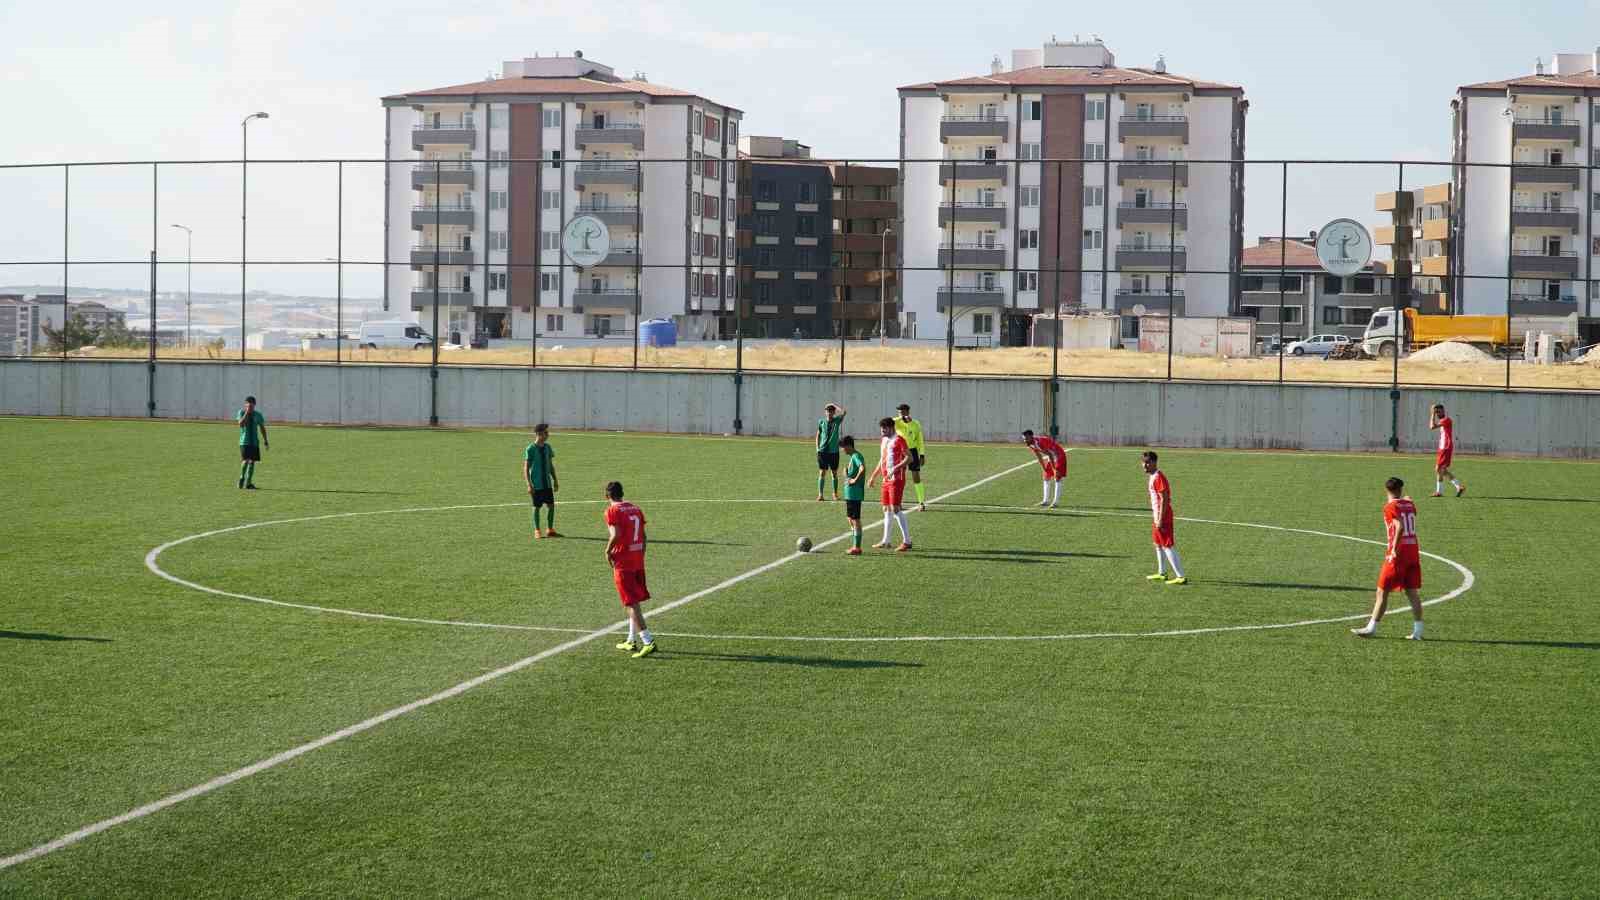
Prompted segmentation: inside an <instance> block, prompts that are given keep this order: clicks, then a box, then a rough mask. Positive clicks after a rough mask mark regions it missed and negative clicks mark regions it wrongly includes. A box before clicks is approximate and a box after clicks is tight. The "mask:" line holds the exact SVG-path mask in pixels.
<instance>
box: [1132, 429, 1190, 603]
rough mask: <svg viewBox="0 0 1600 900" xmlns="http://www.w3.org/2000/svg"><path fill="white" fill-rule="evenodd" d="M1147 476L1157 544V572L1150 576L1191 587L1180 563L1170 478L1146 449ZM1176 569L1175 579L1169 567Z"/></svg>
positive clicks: (1153, 455)
mask: <svg viewBox="0 0 1600 900" xmlns="http://www.w3.org/2000/svg"><path fill="white" fill-rule="evenodd" d="M1142 459H1143V461H1144V473H1145V474H1146V475H1148V476H1150V484H1149V488H1150V512H1151V515H1152V517H1153V522H1152V524H1151V526H1150V539H1151V540H1152V541H1154V542H1155V545H1156V573H1155V574H1154V575H1149V576H1146V577H1147V578H1149V579H1150V580H1151V581H1165V582H1166V583H1167V584H1188V583H1189V579H1187V578H1185V577H1184V575H1183V563H1182V562H1180V561H1179V560H1178V547H1177V543H1176V541H1175V540H1174V539H1173V535H1172V525H1173V522H1174V521H1175V517H1174V515H1173V512H1172V485H1171V483H1169V482H1168V481H1167V476H1166V475H1164V474H1163V473H1162V472H1161V469H1160V468H1158V467H1157V466H1156V455H1155V453H1154V452H1152V451H1149V450H1146V451H1145V452H1144V454H1143V456H1142ZM1168 565H1171V566H1172V577H1171V578H1168V577H1167V571H1166V569H1167V566H1168Z"/></svg>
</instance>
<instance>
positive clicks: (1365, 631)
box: [1350, 627, 1373, 638]
mask: <svg viewBox="0 0 1600 900" xmlns="http://www.w3.org/2000/svg"><path fill="white" fill-rule="evenodd" d="M1350 633H1351V634H1353V635H1355V636H1356V637H1358V638H1369V637H1372V635H1373V629H1370V628H1366V627H1361V628H1352V629H1350Z"/></svg>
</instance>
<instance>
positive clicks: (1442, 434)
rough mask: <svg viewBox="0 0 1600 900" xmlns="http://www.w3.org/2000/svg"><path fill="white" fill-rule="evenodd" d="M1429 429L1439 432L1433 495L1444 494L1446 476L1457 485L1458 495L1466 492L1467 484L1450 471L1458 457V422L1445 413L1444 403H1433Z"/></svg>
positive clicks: (1434, 464)
mask: <svg viewBox="0 0 1600 900" xmlns="http://www.w3.org/2000/svg"><path fill="white" fill-rule="evenodd" d="M1428 430H1429V431H1437V432H1439V455H1438V456H1436V457H1434V460H1433V496H1435V497H1443V496H1444V480H1445V479H1446V478H1448V479H1450V483H1451V484H1452V485H1454V486H1455V489H1456V496H1457V497H1459V496H1461V495H1462V494H1465V493H1466V492H1467V486H1466V485H1464V484H1462V483H1461V482H1460V481H1457V480H1456V473H1454V472H1452V471H1450V463H1452V462H1454V461H1455V457H1456V423H1455V420H1454V419H1452V418H1450V417H1449V416H1447V415H1445V414H1444V404H1443V403H1435V404H1434V405H1433V414H1432V415H1430V416H1429V417H1428Z"/></svg>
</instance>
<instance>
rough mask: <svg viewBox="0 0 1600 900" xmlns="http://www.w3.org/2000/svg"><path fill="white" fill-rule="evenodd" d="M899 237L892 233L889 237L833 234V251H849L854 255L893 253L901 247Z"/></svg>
mask: <svg viewBox="0 0 1600 900" xmlns="http://www.w3.org/2000/svg"><path fill="white" fill-rule="evenodd" d="M899 237H900V236H899V235H897V234H895V233H893V232H890V233H889V235H888V236H887V237H885V236H884V235H881V234H861V233H855V234H840V233H839V232H837V231H836V232H834V233H833V249H834V250H848V251H851V252H853V253H883V252H885V251H887V252H889V253H893V252H894V251H895V248H896V247H898V246H899V244H898V243H897V241H898V240H899Z"/></svg>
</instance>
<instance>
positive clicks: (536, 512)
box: [533, 506, 539, 531]
mask: <svg viewBox="0 0 1600 900" xmlns="http://www.w3.org/2000/svg"><path fill="white" fill-rule="evenodd" d="M533 530H534V531H538V530H539V507H537V506H535V507H534V508H533Z"/></svg>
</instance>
